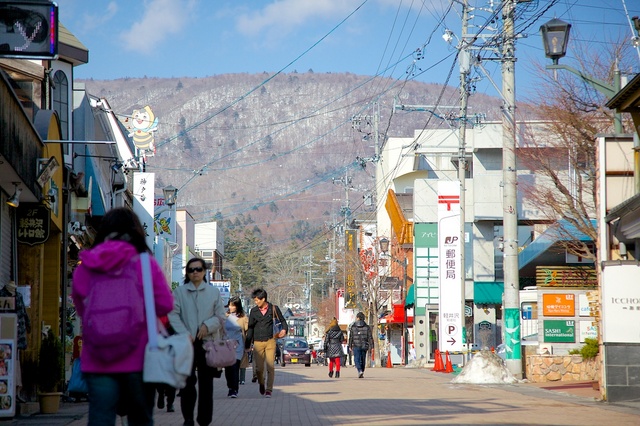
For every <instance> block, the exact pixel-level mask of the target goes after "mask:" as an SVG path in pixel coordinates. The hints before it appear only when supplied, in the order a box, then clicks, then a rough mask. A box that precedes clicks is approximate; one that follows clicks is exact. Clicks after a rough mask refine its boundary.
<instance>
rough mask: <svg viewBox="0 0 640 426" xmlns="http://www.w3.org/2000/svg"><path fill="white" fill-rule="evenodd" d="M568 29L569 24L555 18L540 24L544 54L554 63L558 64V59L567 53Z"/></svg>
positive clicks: (569, 27)
mask: <svg viewBox="0 0 640 426" xmlns="http://www.w3.org/2000/svg"><path fill="white" fill-rule="evenodd" d="M570 30H571V24H569V23H567V22H564V21H562V20H560V19H555V18H554V19H552V20H550V21H549V22H547V23H546V24H543V25H542V26H540V32H541V33H542V43H543V44H544V54H545V56H546V57H547V58H551V60H552V61H553V64H554V65H558V59H560V58H562V57H564V56H565V55H566V54H567V44H568V43H569V31H570Z"/></svg>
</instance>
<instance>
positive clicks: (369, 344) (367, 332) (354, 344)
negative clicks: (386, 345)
mask: <svg viewBox="0 0 640 426" xmlns="http://www.w3.org/2000/svg"><path fill="white" fill-rule="evenodd" d="M349 347H350V348H351V349H353V348H360V349H364V350H369V349H371V348H373V336H372V335H371V327H369V326H368V325H367V323H365V322H364V321H362V320H358V321H356V322H354V323H353V324H351V327H350V328H349Z"/></svg>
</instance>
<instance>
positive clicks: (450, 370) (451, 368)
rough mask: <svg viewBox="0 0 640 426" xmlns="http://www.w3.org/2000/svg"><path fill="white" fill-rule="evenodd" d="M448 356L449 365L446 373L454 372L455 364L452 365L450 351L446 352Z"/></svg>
mask: <svg viewBox="0 0 640 426" xmlns="http://www.w3.org/2000/svg"><path fill="white" fill-rule="evenodd" d="M446 356H447V365H446V367H445V370H444V373H453V365H451V359H450V358H449V351H447V352H446Z"/></svg>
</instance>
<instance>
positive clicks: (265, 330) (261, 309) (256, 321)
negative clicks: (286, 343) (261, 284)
mask: <svg viewBox="0 0 640 426" xmlns="http://www.w3.org/2000/svg"><path fill="white" fill-rule="evenodd" d="M251 298H252V299H253V301H254V303H255V304H256V306H255V307H253V308H251V311H250V312H249V329H248V330H247V338H246V340H245V343H244V347H245V350H246V351H249V350H251V344H253V357H254V361H255V364H254V366H255V368H256V370H257V376H258V384H259V385H260V394H261V395H264V396H265V397H266V398H271V393H272V392H273V380H274V376H275V372H276V371H275V367H274V362H275V357H276V336H274V327H273V324H274V322H277V320H279V321H280V323H281V324H282V330H281V331H280V332H279V333H278V334H277V338H278V339H280V338H283V337H284V336H286V335H287V330H288V329H289V327H288V326H287V321H286V320H285V319H284V316H283V315H282V312H281V311H280V308H278V307H277V306H276V305H273V304H272V303H269V302H267V292H266V291H265V290H264V289H262V288H258V289H255V290H253V291H252V292H251ZM265 361H266V363H267V385H266V387H265V383H264V363H265Z"/></svg>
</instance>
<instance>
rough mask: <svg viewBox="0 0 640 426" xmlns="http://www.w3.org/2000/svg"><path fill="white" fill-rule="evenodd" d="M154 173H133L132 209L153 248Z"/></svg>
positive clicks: (150, 246)
mask: <svg viewBox="0 0 640 426" xmlns="http://www.w3.org/2000/svg"><path fill="white" fill-rule="evenodd" d="M154 185H155V174H154V173H141V172H134V173H133V211H134V213H135V214H137V215H138V217H139V218H140V222H142V227H143V228H144V232H145V235H146V240H147V245H148V246H149V248H151V249H153V242H154V240H155V233H154V232H153V204H154V197H155V195H154Z"/></svg>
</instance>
